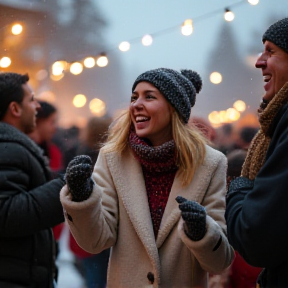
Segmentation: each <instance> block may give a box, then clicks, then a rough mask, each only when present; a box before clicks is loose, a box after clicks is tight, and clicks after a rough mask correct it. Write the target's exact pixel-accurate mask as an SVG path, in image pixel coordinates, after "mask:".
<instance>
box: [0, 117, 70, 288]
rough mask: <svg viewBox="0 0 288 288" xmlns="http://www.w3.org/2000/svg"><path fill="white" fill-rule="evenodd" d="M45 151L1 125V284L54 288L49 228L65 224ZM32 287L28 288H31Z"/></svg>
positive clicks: (58, 185) (58, 182) (58, 184)
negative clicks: (50, 178)
mask: <svg viewBox="0 0 288 288" xmlns="http://www.w3.org/2000/svg"><path fill="white" fill-rule="evenodd" d="M49 177H50V171H49V166H48V161H47V160H46V159H45V158H44V157H43V153H42V150H41V149H40V148H39V147H38V146H37V145H36V144H35V143H34V142H33V141H32V140H30V138H28V137H27V136H26V135H25V134H23V133H22V132H20V131H19V130H18V129H16V128H14V127H13V126H11V125H8V124H6V123H3V122H0V281H3V282H5V281H6V282H12V283H18V284H22V285H27V287H41V288H50V287H52V281H53V275H54V274H55V242H54V238H53V234H52V230H51V227H53V226H55V225H57V224H59V223H61V222H63V221H64V217H63V209H62V206H61V203H60V199H59V192H60V190H61V188H62V186H63V185H64V182H63V180H61V179H60V178H59V179H55V180H52V181H50V182H48V183H47V184H45V183H46V182H47V181H48V180H49ZM28 285H29V286H28Z"/></svg>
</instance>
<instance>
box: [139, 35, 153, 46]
mask: <svg viewBox="0 0 288 288" xmlns="http://www.w3.org/2000/svg"><path fill="white" fill-rule="evenodd" d="M141 42H142V44H143V45H144V46H150V45H151V44H152V42H153V38H152V36H151V35H144V36H143V37H142V41H141Z"/></svg>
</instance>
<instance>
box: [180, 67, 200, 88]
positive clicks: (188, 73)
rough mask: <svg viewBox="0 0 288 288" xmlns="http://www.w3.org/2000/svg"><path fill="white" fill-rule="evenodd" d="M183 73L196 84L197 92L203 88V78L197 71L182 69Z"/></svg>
mask: <svg viewBox="0 0 288 288" xmlns="http://www.w3.org/2000/svg"><path fill="white" fill-rule="evenodd" d="M180 71H181V74H182V75H184V76H185V77H186V78H188V79H189V80H190V81H191V82H192V83H193V85H194V87H195V89H196V93H199V92H200V91H201V89H202V79H201V77H200V75H199V74H198V73H197V72H196V71H192V70H188V69H182V70H180Z"/></svg>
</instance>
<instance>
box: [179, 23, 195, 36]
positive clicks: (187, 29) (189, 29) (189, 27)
mask: <svg viewBox="0 0 288 288" xmlns="http://www.w3.org/2000/svg"><path fill="white" fill-rule="evenodd" d="M181 33H182V34H183V35H184V36H189V35H191V34H192V33H193V22H192V19H187V20H185V21H184V23H183V24H182V26H181Z"/></svg>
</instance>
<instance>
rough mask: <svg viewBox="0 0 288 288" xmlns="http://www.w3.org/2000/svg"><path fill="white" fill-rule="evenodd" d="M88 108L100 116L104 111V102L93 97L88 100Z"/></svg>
mask: <svg viewBox="0 0 288 288" xmlns="http://www.w3.org/2000/svg"><path fill="white" fill-rule="evenodd" d="M89 108H90V111H91V112H92V113H93V114H94V115H96V116H98V117H102V116H103V115H105V113H106V105H105V102H103V101H102V100H100V99H98V98H94V99H93V100H91V101H90V103H89Z"/></svg>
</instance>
